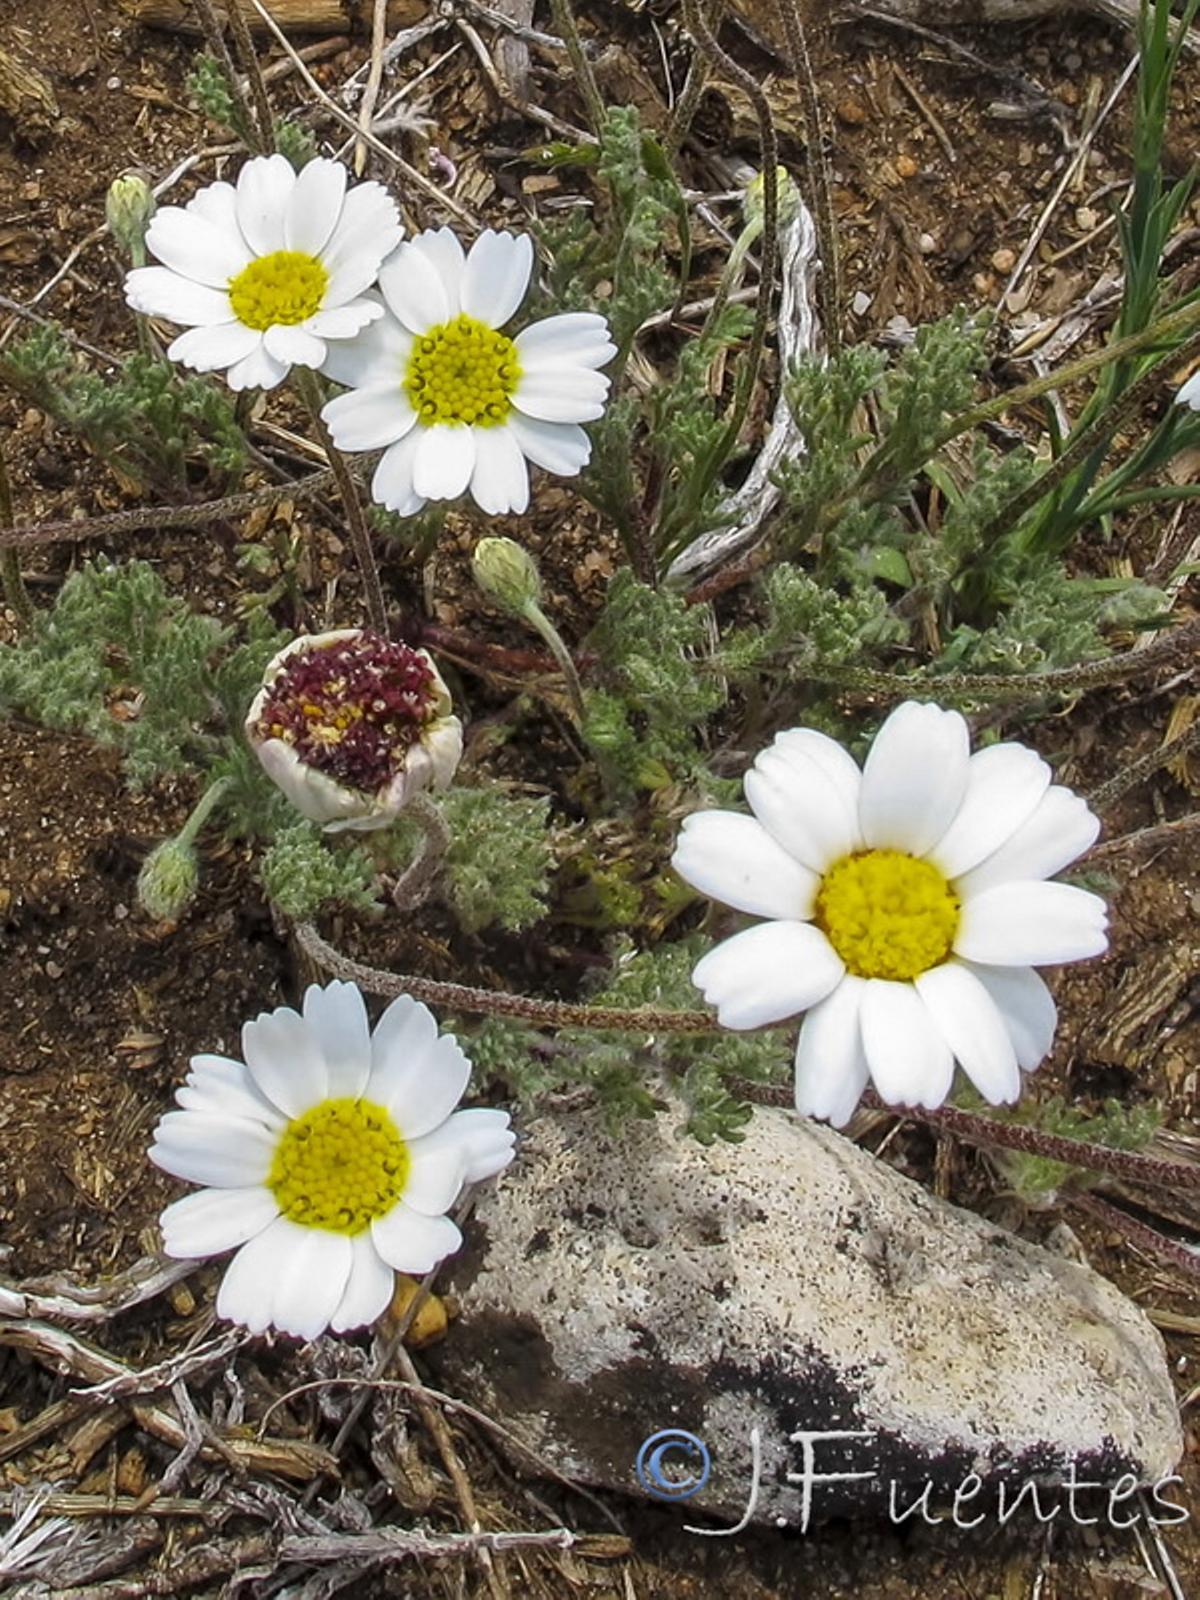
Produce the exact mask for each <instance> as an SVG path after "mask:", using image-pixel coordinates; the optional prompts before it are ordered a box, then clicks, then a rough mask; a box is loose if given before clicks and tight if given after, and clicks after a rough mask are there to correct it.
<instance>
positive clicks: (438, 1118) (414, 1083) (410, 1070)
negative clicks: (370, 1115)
mask: <svg viewBox="0 0 1200 1600" xmlns="http://www.w3.org/2000/svg"><path fill="white" fill-rule="evenodd" d="M470 1077H471V1063H470V1062H469V1061H468V1060H467V1058H466V1056H465V1055H464V1054H463V1052H462V1049H461V1047H460V1045H459V1043H458V1040H457V1039H456V1038H455V1037H454V1035H453V1034H452V1033H446V1034H443V1035H442V1037H441V1038H440V1039H438V1040H436V1041H435V1042H434V1044H433V1046H432V1048H430V1049H426V1050H420V1051H417V1052H415V1053H414V1054H412V1055H410V1056H408V1057H406V1058H405V1059H404V1061H403V1062H402V1063H401V1064H400V1065H399V1067H398V1068H396V1069H395V1070H392V1071H389V1072H388V1073H387V1074H386V1075H384V1074H380V1073H379V1072H373V1073H372V1075H371V1086H370V1090H369V1094H370V1098H371V1099H372V1100H374V1101H376V1103H377V1104H379V1105H381V1106H385V1107H386V1108H387V1110H388V1111H390V1112H391V1114H392V1118H393V1120H394V1122H395V1124H396V1126H397V1128H399V1130H400V1133H401V1135H402V1136H403V1138H405V1139H406V1140H412V1139H419V1138H421V1136H422V1135H423V1134H426V1133H431V1132H432V1131H433V1129H434V1128H436V1127H437V1126H438V1124H439V1123H440V1122H444V1121H445V1120H446V1118H447V1117H448V1116H449V1115H450V1113H451V1112H452V1111H453V1110H454V1108H455V1106H456V1105H457V1104H458V1102H459V1101H460V1100H461V1099H462V1097H463V1094H464V1093H465V1091H466V1087H467V1084H468V1082H469V1081H470Z"/></svg>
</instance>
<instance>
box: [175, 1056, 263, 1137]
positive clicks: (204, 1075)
mask: <svg viewBox="0 0 1200 1600" xmlns="http://www.w3.org/2000/svg"><path fill="white" fill-rule="evenodd" d="M189 1066H190V1068H191V1070H190V1071H189V1073H188V1075H187V1082H186V1083H185V1084H184V1085H183V1087H182V1088H180V1089H177V1090H176V1091H175V1100H176V1103H177V1104H178V1105H179V1106H181V1107H182V1108H183V1109H184V1110H185V1111H205V1112H209V1113H211V1114H212V1115H213V1116H218V1117H243V1118H244V1119H245V1120H246V1121H248V1122H260V1123H261V1124H262V1125H263V1127H264V1128H269V1129H272V1130H273V1131H274V1132H275V1133H281V1132H282V1131H283V1127H284V1123H285V1122H286V1120H287V1119H286V1118H285V1117H284V1115H283V1113H282V1112H281V1111H280V1109H279V1107H278V1106H276V1105H273V1104H272V1103H271V1101H270V1100H268V1099H267V1097H266V1095H264V1094H263V1093H262V1092H261V1091H260V1090H259V1089H258V1087H257V1086H256V1084H255V1082H254V1079H253V1078H252V1077H251V1076H250V1073H249V1071H248V1069H247V1068H246V1067H245V1066H244V1065H243V1064H242V1063H241V1062H240V1061H230V1060H229V1059H228V1058H227V1057H225V1056H213V1055H200V1056H193V1057H192V1059H191V1062H190V1063H189Z"/></svg>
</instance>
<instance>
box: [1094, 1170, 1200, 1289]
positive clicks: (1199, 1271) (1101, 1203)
mask: <svg viewBox="0 0 1200 1600" xmlns="http://www.w3.org/2000/svg"><path fill="white" fill-rule="evenodd" d="M1063 1199H1064V1200H1065V1201H1066V1202H1067V1203H1068V1204H1069V1205H1071V1206H1073V1207H1074V1209H1075V1210H1076V1211H1082V1212H1083V1214H1084V1216H1086V1217H1090V1218H1091V1219H1092V1221H1093V1222H1099V1223H1101V1224H1102V1225H1103V1226H1104V1227H1106V1228H1110V1229H1111V1230H1112V1231H1113V1232H1114V1233H1119V1234H1121V1235H1122V1236H1123V1237H1124V1238H1125V1239H1127V1240H1128V1241H1129V1243H1130V1244H1131V1245H1133V1246H1134V1248H1135V1249H1138V1250H1143V1251H1145V1253H1146V1254H1147V1255H1151V1256H1156V1257H1157V1258H1158V1259H1159V1260H1160V1261H1163V1262H1166V1263H1167V1264H1168V1265H1169V1266H1172V1267H1175V1268H1177V1269H1178V1270H1179V1271H1181V1272H1185V1273H1187V1275H1188V1276H1189V1277H1191V1278H1200V1251H1196V1250H1194V1249H1189V1248H1188V1247H1187V1245H1186V1244H1181V1243H1180V1241H1179V1240H1178V1239H1169V1238H1168V1237H1167V1235H1166V1234H1165V1233H1159V1231H1158V1229H1157V1228H1152V1227H1150V1226H1149V1224H1148V1223H1145V1222H1142V1221H1141V1220H1140V1218H1138V1217H1133V1216H1130V1214H1129V1212H1128V1211H1125V1210H1123V1209H1122V1208H1121V1207H1120V1206H1110V1205H1109V1203H1108V1201H1107V1200H1101V1199H1100V1197H1099V1195H1095V1194H1092V1193H1090V1192H1089V1191H1088V1190H1080V1189H1073V1190H1071V1192H1070V1193H1069V1194H1066V1195H1064V1196H1063Z"/></svg>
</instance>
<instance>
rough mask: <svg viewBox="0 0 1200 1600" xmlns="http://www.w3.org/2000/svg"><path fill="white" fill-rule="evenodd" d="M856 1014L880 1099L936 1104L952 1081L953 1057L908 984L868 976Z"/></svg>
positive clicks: (931, 1107) (904, 1103)
mask: <svg viewBox="0 0 1200 1600" xmlns="http://www.w3.org/2000/svg"><path fill="white" fill-rule="evenodd" d="M860 1017H861V1025H862V1042H863V1049H864V1050H865V1051H866V1055H867V1064H868V1066H869V1067H870V1069H871V1078H872V1080H873V1082H874V1084H875V1088H876V1089H877V1090H878V1092H879V1097H880V1099H881V1100H883V1101H885V1102H886V1104H888V1105H890V1106H897V1105H899V1106H924V1107H925V1108H926V1110H929V1111H932V1110H934V1109H935V1108H936V1107H938V1106H940V1105H941V1104H942V1102H943V1101H944V1100H945V1098H946V1096H947V1095H948V1094H949V1093H950V1085H951V1084H952V1083H953V1081H954V1056H953V1054H952V1053H951V1050H950V1046H949V1045H948V1044H947V1043H946V1041H945V1039H944V1038H943V1037H942V1035H941V1032H940V1031H939V1029H938V1028H937V1027H936V1026H935V1024H934V1021H933V1018H932V1017H931V1016H930V1014H929V1011H928V1009H927V1007H926V1005H925V1002H924V1001H923V1000H922V999H921V997H920V995H919V994H918V993H917V991H916V989H914V987H913V986H912V984H911V983H893V982H891V981H890V980H888V979H885V978H870V979H868V980H867V985H866V990H865V992H864V994H863V997H862V1011H861V1013H860Z"/></svg>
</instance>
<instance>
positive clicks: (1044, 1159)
mask: <svg viewBox="0 0 1200 1600" xmlns="http://www.w3.org/2000/svg"><path fill="white" fill-rule="evenodd" d="M987 1112H988V1115H989V1116H992V1117H995V1118H996V1119H997V1120H998V1121H1002V1122H1011V1123H1015V1124H1016V1125H1018V1126H1021V1127H1030V1128H1036V1129H1038V1130H1039V1131H1040V1132H1042V1133H1052V1134H1058V1135H1060V1136H1062V1137H1063V1138H1066V1139H1083V1140H1086V1141H1087V1142H1088V1143H1090V1144H1099V1145H1105V1146H1107V1147H1108V1149H1110V1150H1142V1149H1144V1148H1145V1147H1146V1145H1148V1144H1149V1143H1150V1141H1151V1139H1152V1138H1153V1137H1154V1135H1155V1133H1156V1132H1157V1131H1158V1129H1159V1127H1160V1126H1161V1124H1162V1113H1161V1111H1160V1110H1159V1109H1158V1107H1157V1106H1148V1105H1132V1106H1126V1105H1122V1104H1121V1102H1120V1101H1119V1100H1106V1101H1105V1102H1104V1105H1103V1107H1102V1109H1101V1110H1100V1111H1099V1112H1096V1113H1089V1112H1087V1111H1084V1110H1083V1109H1082V1108H1081V1107H1079V1106H1072V1105H1068V1104H1067V1103H1066V1102H1065V1101H1064V1100H1063V1098H1062V1096H1061V1095H1053V1096H1051V1097H1050V1098H1049V1099H1048V1100H1023V1101H1022V1102H1021V1103H1020V1104H1019V1105H1018V1106H1015V1107H1000V1108H999V1109H996V1108H994V1107H988V1108H987ZM991 1159H992V1160H993V1161H994V1162H995V1163H996V1165H997V1166H998V1167H999V1168H1000V1169H1001V1171H1002V1172H1003V1173H1004V1175H1005V1177H1006V1178H1007V1180H1008V1183H1009V1185H1010V1186H1011V1188H1012V1189H1013V1191H1014V1193H1015V1194H1016V1195H1017V1196H1018V1197H1019V1198H1020V1199H1021V1200H1023V1201H1024V1202H1025V1204H1026V1205H1028V1206H1033V1207H1035V1208H1036V1207H1038V1206H1044V1205H1053V1204H1054V1203H1055V1200H1056V1197H1057V1192H1058V1190H1060V1189H1061V1188H1062V1187H1063V1186H1064V1184H1068V1185H1070V1186H1071V1187H1073V1188H1090V1187H1091V1185H1092V1184H1094V1183H1097V1182H1099V1181H1100V1178H1099V1176H1098V1175H1097V1174H1093V1173H1089V1172H1086V1171H1084V1170H1083V1169H1082V1168H1080V1167H1076V1166H1069V1165H1068V1164H1067V1163H1066V1162H1065V1161H1053V1160H1051V1159H1050V1158H1049V1157H1048V1156H1042V1155H1033V1154H1028V1153H1026V1152H1025V1151H1023V1150H1001V1149H998V1148H997V1149H995V1150H993V1151H992V1152H991Z"/></svg>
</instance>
